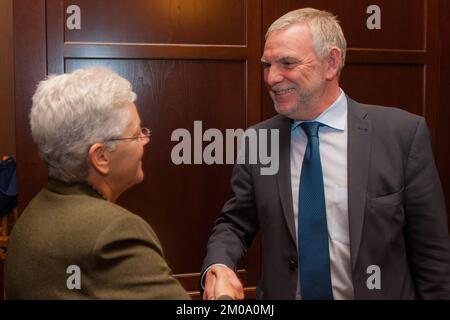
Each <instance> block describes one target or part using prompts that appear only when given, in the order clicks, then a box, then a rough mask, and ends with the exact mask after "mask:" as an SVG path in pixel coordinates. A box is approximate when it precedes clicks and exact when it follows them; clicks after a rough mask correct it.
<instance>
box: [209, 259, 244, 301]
mask: <svg viewBox="0 0 450 320" xmlns="http://www.w3.org/2000/svg"><path fill="white" fill-rule="evenodd" d="M203 299H204V300H242V299H244V288H243V287H242V283H241V282H240V281H239V279H238V277H237V275H236V273H235V272H234V271H233V270H231V269H230V268H228V267H226V266H224V265H218V264H215V265H213V266H212V267H211V268H210V269H209V270H208V271H207V272H206V276H205V291H204V292H203Z"/></svg>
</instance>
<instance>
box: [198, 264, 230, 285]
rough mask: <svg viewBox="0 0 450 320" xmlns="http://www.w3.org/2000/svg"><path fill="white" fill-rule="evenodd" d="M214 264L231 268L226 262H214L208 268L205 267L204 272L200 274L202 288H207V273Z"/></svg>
mask: <svg viewBox="0 0 450 320" xmlns="http://www.w3.org/2000/svg"><path fill="white" fill-rule="evenodd" d="M213 266H222V267H226V268H228V269H231V268H230V267H229V266H227V265H226V264H223V263H213V264H211V265H210V266H209V267H208V268H206V269H205V271H203V273H202V274H201V276H200V287H201V288H202V290H205V277H206V274H207V273H208V271H209V270H210V269H211V268H212V267H213Z"/></svg>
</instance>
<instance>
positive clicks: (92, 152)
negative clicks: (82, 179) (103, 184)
mask: <svg viewBox="0 0 450 320" xmlns="http://www.w3.org/2000/svg"><path fill="white" fill-rule="evenodd" d="M88 157H89V162H90V163H91V165H92V168H93V169H94V170H95V171H97V172H98V173H99V174H101V175H102V176H106V175H107V174H108V172H109V152H108V150H107V149H106V148H105V145H104V144H103V143H95V144H93V145H92V146H91V147H90V148H89V152H88Z"/></svg>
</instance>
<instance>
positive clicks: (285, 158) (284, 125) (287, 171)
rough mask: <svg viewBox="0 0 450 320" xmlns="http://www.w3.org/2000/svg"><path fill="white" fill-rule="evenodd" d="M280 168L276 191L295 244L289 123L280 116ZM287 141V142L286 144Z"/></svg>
mask: <svg viewBox="0 0 450 320" xmlns="http://www.w3.org/2000/svg"><path fill="white" fill-rule="evenodd" d="M279 119H280V126H279V129H280V143H279V146H280V149H279V150H280V167H279V170H278V174H277V182H278V191H279V193H280V200H281V205H282V207H283V213H284V218H285V219H286V223H287V226H288V229H289V233H290V234H291V236H292V241H294V243H295V244H297V240H296V239H297V236H296V235H295V221H294V208H293V206H292V188H291V152H290V151H291V122H290V120H289V119H288V118H285V117H281V116H280V118H279ZM286 141H287V142H286Z"/></svg>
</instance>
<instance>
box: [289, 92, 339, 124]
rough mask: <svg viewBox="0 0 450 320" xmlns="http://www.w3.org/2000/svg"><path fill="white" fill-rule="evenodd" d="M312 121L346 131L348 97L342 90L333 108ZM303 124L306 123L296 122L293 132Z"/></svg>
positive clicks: (329, 108)
mask: <svg viewBox="0 0 450 320" xmlns="http://www.w3.org/2000/svg"><path fill="white" fill-rule="evenodd" d="M311 121H317V122H320V123H321V124H323V125H325V126H327V127H330V128H334V129H336V130H340V131H344V129H345V125H346V123H347V97H346V95H345V93H344V91H343V90H342V89H341V94H340V95H339V97H338V98H337V99H336V100H335V101H334V102H333V103H332V104H331V106H329V107H328V108H327V109H326V110H325V111H324V112H322V113H321V114H320V115H319V116H318V117H317V118H316V119H314V120H311ZM302 122H305V121H294V122H293V123H292V125H291V130H295V129H296V128H297V127H298V126H299V125H300V124H301V123H302Z"/></svg>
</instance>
